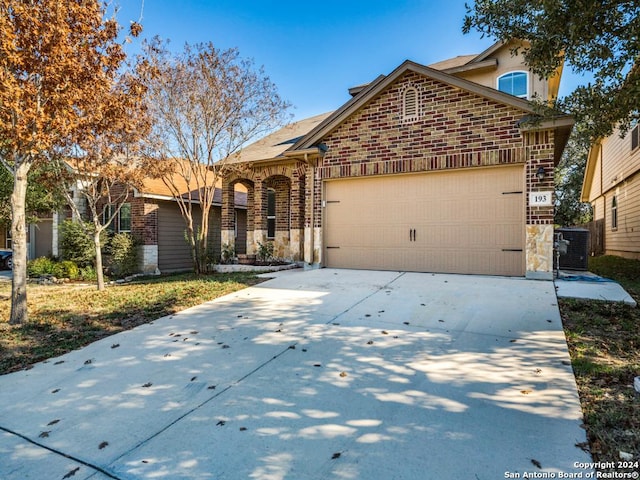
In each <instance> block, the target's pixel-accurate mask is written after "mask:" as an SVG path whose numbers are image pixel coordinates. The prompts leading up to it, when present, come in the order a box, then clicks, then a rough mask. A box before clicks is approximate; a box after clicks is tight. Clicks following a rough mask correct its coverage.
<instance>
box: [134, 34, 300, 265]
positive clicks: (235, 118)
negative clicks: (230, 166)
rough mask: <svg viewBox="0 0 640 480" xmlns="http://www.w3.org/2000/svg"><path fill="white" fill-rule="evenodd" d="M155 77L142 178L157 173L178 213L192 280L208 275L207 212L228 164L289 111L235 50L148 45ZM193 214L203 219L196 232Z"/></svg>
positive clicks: (261, 74)
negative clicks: (145, 173) (196, 275)
mask: <svg viewBox="0 0 640 480" xmlns="http://www.w3.org/2000/svg"><path fill="white" fill-rule="evenodd" d="M146 61H148V63H149V65H150V66H151V67H152V69H153V71H154V76H153V79H152V81H151V82H150V84H149V95H148V108H149V111H150V112H151V114H152V118H153V134H152V135H151V136H150V147H151V149H152V151H153V153H152V155H151V157H153V161H151V162H150V165H149V166H148V171H151V170H154V169H155V171H157V172H159V173H160V175H161V176H162V179H163V180H164V183H165V184H166V185H167V187H168V188H169V189H170V190H171V192H172V195H173V196H174V198H175V199H176V201H177V202H178V205H179V206H180V210H181V213H182V215H183V217H184V220H185V227H186V238H187V241H188V243H189V246H190V247H191V252H192V258H193V266H194V271H195V272H196V273H203V272H206V271H207V269H208V263H209V262H208V256H209V245H208V232H209V212H210V209H211V205H212V204H213V200H214V193H215V188H216V183H217V182H218V180H219V178H220V176H221V175H222V174H223V172H224V169H225V166H226V163H227V159H228V158H229V156H230V155H231V154H233V153H234V152H236V151H238V150H239V149H240V148H241V147H242V146H243V145H244V144H246V143H247V142H248V141H250V140H252V139H255V138H256V137H258V136H261V135H263V134H265V133H266V132H268V131H270V130H272V129H273V128H275V127H276V126H278V125H281V124H282V123H284V121H285V111H286V109H287V108H288V107H289V104H288V103H287V102H285V101H284V100H282V99H281V98H280V96H279V95H278V93H277V90H276V87H275V85H274V84H273V82H271V80H270V79H269V78H268V77H267V76H266V75H265V73H264V71H263V69H262V68H259V69H255V67H254V64H253V62H252V61H250V60H246V59H242V58H240V56H239V53H238V50H237V49H230V50H218V49H216V48H215V47H214V46H213V45H212V44H211V43H208V44H199V45H196V46H193V47H192V46H189V45H186V46H185V48H184V51H183V52H182V53H181V54H178V55H171V54H170V53H169V52H168V51H167V50H166V48H164V47H163V46H162V45H161V44H160V42H159V41H158V40H156V41H154V42H152V43H151V44H149V45H147V48H146ZM194 208H199V209H200V210H201V212H202V215H201V222H200V224H199V225H195V224H194V221H195V217H194Z"/></svg>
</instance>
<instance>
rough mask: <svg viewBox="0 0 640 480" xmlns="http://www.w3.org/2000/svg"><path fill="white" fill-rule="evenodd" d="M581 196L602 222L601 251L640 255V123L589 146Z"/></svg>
mask: <svg viewBox="0 0 640 480" xmlns="http://www.w3.org/2000/svg"><path fill="white" fill-rule="evenodd" d="M581 200H582V201H583V202H589V203H591V206H592V207H593V219H594V221H595V222H596V224H598V223H602V224H603V227H602V228H603V233H604V235H603V239H604V253H605V254H607V255H619V256H622V257H627V258H635V259H640V125H635V126H634V127H633V128H632V129H631V130H630V131H629V132H627V134H626V135H624V137H622V138H621V137H620V131H619V130H616V131H614V133H613V134H612V135H611V136H609V137H607V138H603V139H599V140H598V141H596V142H595V143H594V144H593V145H592V146H591V149H590V150H589V157H588V159H587V166H586V168H585V175H584V183H583V185H582V198H581Z"/></svg>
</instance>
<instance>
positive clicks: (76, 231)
mask: <svg viewBox="0 0 640 480" xmlns="http://www.w3.org/2000/svg"><path fill="white" fill-rule="evenodd" d="M85 228H87V229H88V230H87V231H91V230H92V229H93V225H91V224H89V223H85ZM60 232H61V235H60V254H61V257H62V258H63V259H64V260H70V261H72V262H75V263H76V265H78V266H80V267H86V266H88V265H93V262H94V260H95V258H96V249H95V246H94V244H93V239H92V238H91V237H90V236H89V235H87V234H86V233H85V230H84V228H83V226H82V225H80V223H79V222H74V221H72V220H65V221H64V222H62V224H61V225H60ZM105 239H106V232H105ZM102 243H104V240H103V242H102Z"/></svg>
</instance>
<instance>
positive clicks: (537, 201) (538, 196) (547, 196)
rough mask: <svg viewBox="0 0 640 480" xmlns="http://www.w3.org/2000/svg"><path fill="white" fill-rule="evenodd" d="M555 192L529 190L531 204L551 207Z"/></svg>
mask: <svg viewBox="0 0 640 480" xmlns="http://www.w3.org/2000/svg"><path fill="white" fill-rule="evenodd" d="M552 197H553V192H529V205H530V206H532V207H550V206H551V205H553V203H552Z"/></svg>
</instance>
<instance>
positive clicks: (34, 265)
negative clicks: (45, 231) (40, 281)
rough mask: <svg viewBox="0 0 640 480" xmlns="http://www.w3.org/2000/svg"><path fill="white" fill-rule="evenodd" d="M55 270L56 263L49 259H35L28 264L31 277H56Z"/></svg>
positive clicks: (28, 273)
mask: <svg viewBox="0 0 640 480" xmlns="http://www.w3.org/2000/svg"><path fill="white" fill-rule="evenodd" d="M55 269H56V262H55V261H54V260H52V259H50V258H49V257H39V258H34V259H33V260H29V262H28V263H27V275H28V276H30V277H41V276H42V275H55Z"/></svg>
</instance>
